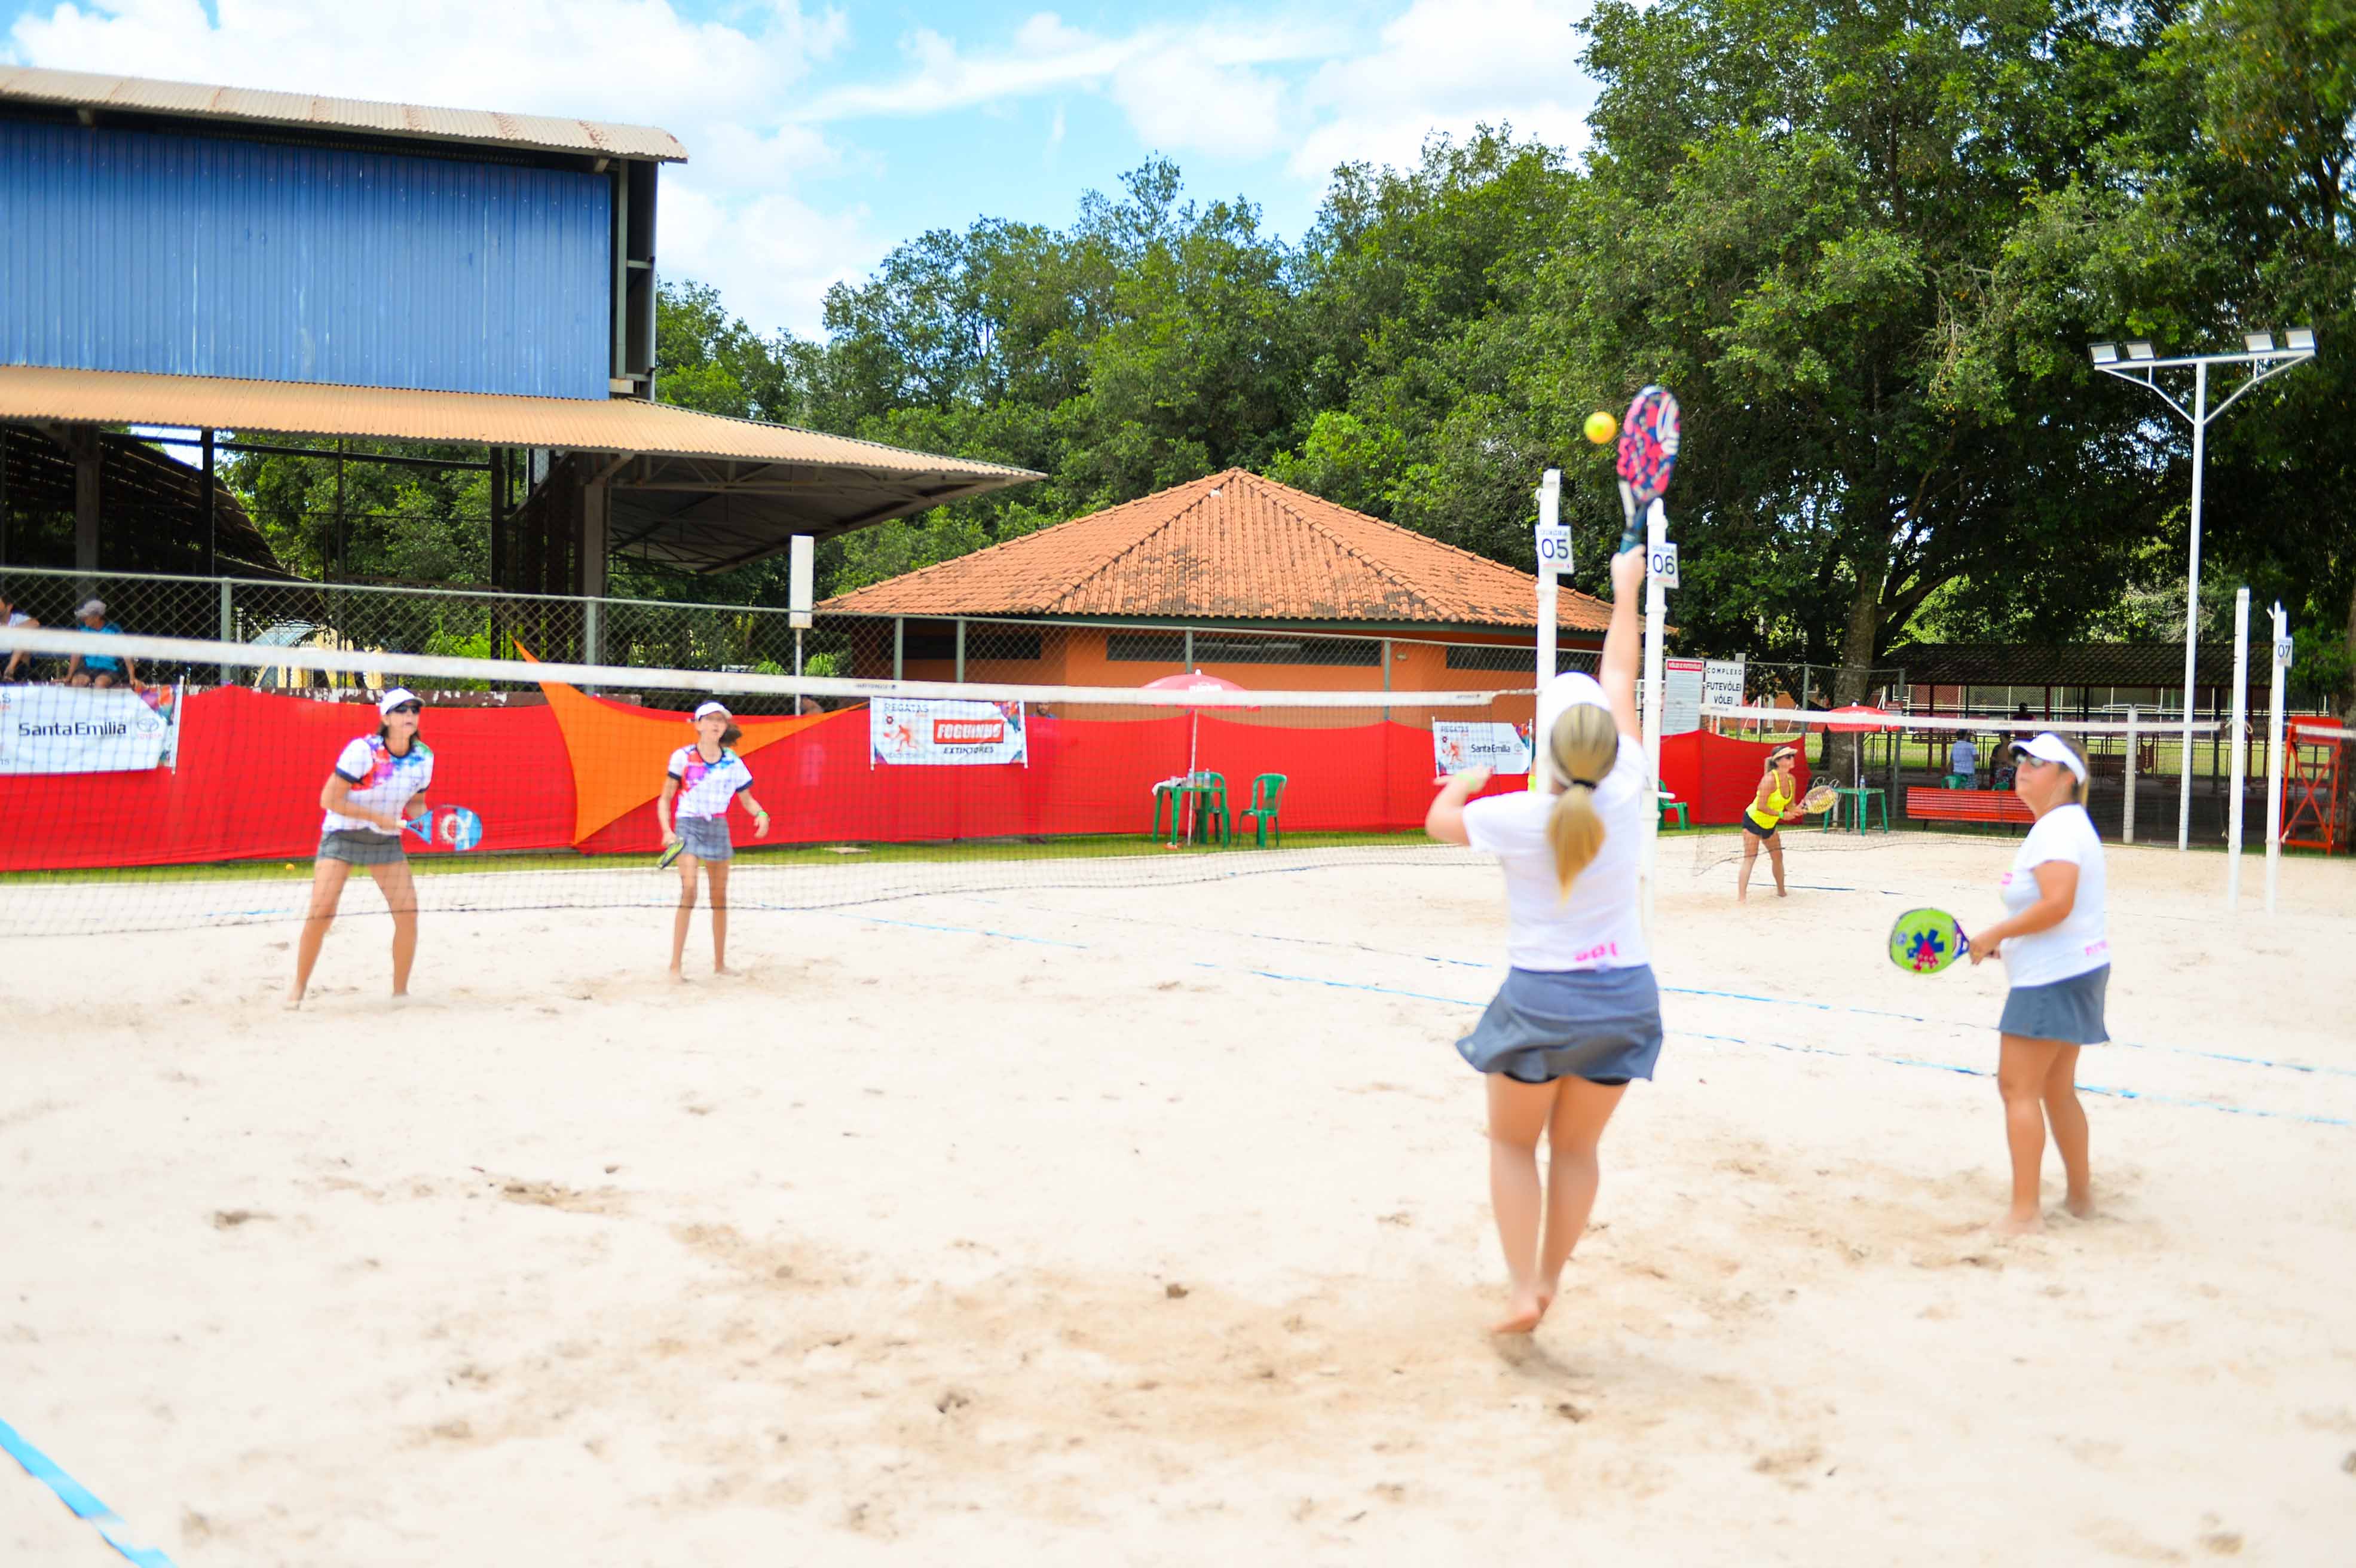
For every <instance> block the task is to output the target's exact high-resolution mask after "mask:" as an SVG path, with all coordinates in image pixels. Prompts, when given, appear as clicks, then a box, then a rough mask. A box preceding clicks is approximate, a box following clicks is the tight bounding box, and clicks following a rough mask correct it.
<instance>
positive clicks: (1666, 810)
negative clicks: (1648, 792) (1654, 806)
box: [1660, 790, 1693, 827]
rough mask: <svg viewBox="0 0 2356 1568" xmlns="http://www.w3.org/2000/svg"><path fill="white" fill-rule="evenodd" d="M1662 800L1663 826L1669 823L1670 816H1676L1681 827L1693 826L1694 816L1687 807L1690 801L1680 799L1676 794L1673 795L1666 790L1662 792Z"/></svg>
mask: <svg viewBox="0 0 2356 1568" xmlns="http://www.w3.org/2000/svg"><path fill="white" fill-rule="evenodd" d="M1660 801H1661V826H1662V827H1667V826H1668V825H1669V818H1671V817H1672V816H1674V817H1676V820H1677V826H1678V827H1692V826H1693V816H1692V815H1691V813H1690V811H1689V810H1688V809H1687V806H1688V803H1687V802H1685V801H1682V800H1679V799H1678V798H1677V797H1676V795H1671V794H1670V793H1669V792H1668V791H1666V790H1663V791H1661V792H1660Z"/></svg>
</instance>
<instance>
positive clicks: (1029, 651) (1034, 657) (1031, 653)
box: [900, 626, 1043, 664]
mask: <svg viewBox="0 0 2356 1568" xmlns="http://www.w3.org/2000/svg"><path fill="white" fill-rule="evenodd" d="M1042 645H1043V639H1042V638H1041V637H1040V635H1039V634H1038V633H1037V632H1036V631H1009V630H1005V629H1002V628H1000V627H997V626H968V627H967V628H966V630H965V660H966V663H968V664H978V663H980V661H981V660H983V659H999V660H1004V661H1007V662H1010V663H1017V664H1023V663H1028V664H1036V663H1038V662H1039V652H1040V648H1041V646H1042ZM900 656H901V657H902V658H903V659H905V660H906V661H908V662H909V663H911V664H914V663H916V661H917V660H919V659H937V660H940V661H941V662H943V663H948V662H949V661H951V660H954V659H955V658H956V657H957V634H956V633H955V632H907V633H905V634H903V635H902V638H901V643H900Z"/></svg>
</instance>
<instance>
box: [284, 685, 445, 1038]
mask: <svg viewBox="0 0 2356 1568" xmlns="http://www.w3.org/2000/svg"><path fill="white" fill-rule="evenodd" d="M424 707H425V705H424V704H423V702H421V701H419V700H418V699H417V697H416V694H415V693H413V692H410V691H407V690H404V689H402V688H399V687H396V688H393V689H392V690H391V691H388V692H386V693H385V694H384V698H383V699H382V700H381V701H380V702H378V704H377V705H376V710H377V717H378V719H379V720H380V723H379V724H378V726H377V731H376V733H375V734H373V735H359V736H355V737H354V738H353V739H352V740H351V741H349V742H348V744H346V745H345V747H344V749H343V752H342V754H341V755H339V756H337V758H336V769H335V772H333V773H329V774H328V775H327V787H326V788H324V789H322V790H321V791H320V792H319V807H320V809H321V810H322V811H324V812H326V813H327V817H326V820H325V821H324V822H323V823H322V824H321V826H320V832H319V853H318V857H317V859H316V860H314V861H313V863H312V867H311V909H310V912H309V913H308V914H307V915H306V916H305V918H304V922H303V935H302V940H301V941H300V942H298V943H297V944H295V987H294V989H292V990H291V991H289V992H287V994H286V1005H287V1006H288V1007H290V1008H293V1007H299V1006H301V1005H302V1001H303V993H304V992H305V990H307V989H308V988H309V987H310V984H311V969H312V966H313V965H316V964H317V963H318V961H319V947H320V944H322V943H324V942H326V941H327V927H328V926H330V925H332V924H334V923H335V919H336V906H337V904H339V903H340V902H342V901H343V896H344V882H345V880H346V879H347V878H348V877H349V876H350V875H351V873H352V868H353V867H354V866H364V867H366V868H367V869H368V873H369V876H371V877H373V878H375V879H376V885H377V889H378V891H380V892H382V893H383V894H384V903H385V908H386V909H388V910H390V911H391V912H392V994H393V995H394V996H396V997H405V996H407V995H409V968H410V965H412V963H413V962H415V960H416V957H417V885H416V883H415V882H414V881H412V880H411V878H410V874H409V856H408V853H407V852H406V851H405V850H404V849H403V848H402V843H401V834H402V825H403V824H405V823H407V822H408V821H410V820H411V819H412V818H414V817H416V816H421V815H423V814H424V812H425V810H426V805H425V787H426V785H428V784H431V783H433V782H434V752H433V751H432V750H431V749H430V748H429V747H428V746H427V745H426V744H425V741H423V739H422V738H421V737H420V736H419V735H418V733H417V727H418V716H419V715H420V714H421V713H422V712H423V710H424Z"/></svg>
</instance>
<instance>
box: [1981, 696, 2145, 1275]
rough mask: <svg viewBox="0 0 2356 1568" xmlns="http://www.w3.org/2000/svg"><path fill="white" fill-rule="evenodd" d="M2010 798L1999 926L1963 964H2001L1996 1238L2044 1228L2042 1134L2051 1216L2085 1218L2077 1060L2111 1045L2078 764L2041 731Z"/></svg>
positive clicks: (2099, 875)
mask: <svg viewBox="0 0 2356 1568" xmlns="http://www.w3.org/2000/svg"><path fill="white" fill-rule="evenodd" d="M2011 751H2012V756H2013V763H2014V767H2015V771H2014V773H2013V779H2012V793H2013V794H2015V795H2019V797H2020V800H2021V804H2022V805H2026V806H2028V807H2029V811H2030V812H2031V813H2032V814H2033V815H2034V816H2036V818H2037V822H2036V826H2034V827H2031V828H2029V837H2026V838H2024V839H2022V840H2021V845H2020V852H2019V854H2018V855H2015V856H2014V857H2013V859H2012V869H2011V870H2009V871H2008V872H2006V873H2005V877H2004V882H2003V897H2004V907H2005V908H2006V910H2007V911H2008V914H2007V915H2006V916H2005V918H2004V919H2002V920H2000V921H1998V922H1997V923H1995V924H1994V925H1991V926H1989V927H1987V929H1986V930H1985V931H1980V932H1976V933H1973V935H1972V941H1971V957H1972V962H1973V963H1974V964H1985V963H1986V962H1987V961H1988V960H1989V959H1991V958H1995V957H1997V956H1999V955H2001V956H2002V957H2003V959H2004V966H2005V971H2006V977H2007V978H2008V980H2010V981H2011V983H2012V988H2011V990H2010V991H2009V992H2008V994H2007V995H2006V997H2005V999H2004V1017H2003V1018H2002V1019H1999V1020H1998V1022H1997V1029H1998V1030H1999V1031H2000V1034H1999V1039H2000V1040H2001V1054H1999V1056H1998V1057H1997V1072H1996V1082H1997V1092H1998V1093H2001V1094H2002V1095H2003V1096H2004V1136H2005V1142H2006V1143H2007V1144H2008V1146H2009V1147H2010V1148H2011V1151H2012V1208H2011V1210H2010V1211H2009V1212H2008V1213H2007V1214H2006V1215H2005V1221H2004V1225H2005V1229H2006V1230H2008V1231H2012V1232H2020V1231H2034V1230H2037V1229H2039V1228H2040V1227H2041V1226H2042V1225H2043V1224H2044V1211H2043V1207H2042V1201H2041V1200H2042V1198H2043V1194H2042V1192H2041V1190H2040V1181H2041V1179H2042V1177H2043V1166H2044V1163H2045V1129H2046V1127H2047V1126H2048V1125H2051V1127H2052V1129H2053V1146H2054V1147H2056V1148H2058V1149H2060V1150H2061V1173H2062V1177H2063V1179H2064V1180H2065V1181H2066V1182H2067V1183H2068V1189H2067V1192H2066V1194H2065V1196H2064V1197H2063V1199H2062V1207H2063V1208H2065V1209H2067V1210H2069V1211H2070V1212H2071V1213H2072V1214H2075V1215H2077V1216H2079V1217H2080V1218H2081V1219H2083V1218H2084V1217H2085V1216H2086V1215H2089V1214H2091V1213H2093V1212H2094V1183H2093V1178H2092V1176H2091V1175H2090V1173H2089V1171H2088V1169H2087V1166H2086V1112H2085V1108H2084V1107H2083V1106H2082V1105H2081V1104H2079V1103H2078V1048H2079V1047H2080V1046H2082V1045H2100V1044H2102V1043H2103V1042H2104V1040H2108V1039H2110V1038H2111V1037H2110V1033H2109V1031H2108V1030H2107V1029H2104V1026H2103V1003H2104V995H2105V993H2106V992H2107V991H2108V990H2109V988H2110V980H2111V938H2110V928H2109V920H2108V912H2107V907H2106V906H2107V903H2108V897H2107V894H2108V879H2107V878H2106V877H2105V875H2104V870H2103V840H2102V837H2101V836H2100V835H2099V834H2097V833H2096V832H2095V831H2094V818H2092V817H2090V816H2087V815H2086V774H2087V769H2086V753H2085V752H2082V751H2080V750H2079V749H2078V747H2077V746H2076V744H2075V743H2073V742H2072V741H2065V740H2063V739H2062V738H2061V736H2059V735H2056V734H2054V733H2052V732H2051V731H2047V732H2046V733H2044V734H2041V735H2038V736H2036V737H2034V738H2032V739H2030V740H2027V741H2014V742H2013V743H2012V747H2011Z"/></svg>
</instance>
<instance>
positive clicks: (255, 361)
mask: <svg viewBox="0 0 2356 1568" xmlns="http://www.w3.org/2000/svg"><path fill="white" fill-rule="evenodd" d="M611 204H612V187H611V186H610V185H609V183H608V182H607V180H606V179H605V177H603V176H596V175H592V174H587V173H580V172H573V171H569V170H562V169H547V168H536V167H529V166H524V165H508V164H497V163H481V162H472V161H466V160H459V159H446V158H434V157H406V156H399V155H383V154H373V153H359V152H349V151H344V150H341V149H335V148H323V147H309V146H300V145H276V144H269V143H264V142H253V141H236V140H230V139H226V138H214V137H206V136H185V135H164V134H155V133H146V132H135V131H121V130H113V129H110V128H106V127H103V126H101V127H98V128H95V129H92V128H85V127H81V126H71V125H57V124H44V123H31V122H12V121H7V120H0V213H5V214H6V221H5V223H0V364H14V365H48V366H59V367H63V368H74V369H90V370H144V371H154V372H158V373H163V374H168V375H189V376H226V377H235V378H241V379H253V380H271V381H315V382H330V383H337V384H340V385H348V386H367V387H405V388H417V389H427V390H437V391H462V392H508V393H520V394H527V395H539V396H551V397H570V398H596V399H603V398H605V397H606V396H607V395H608V391H607V378H608V376H609V374H610V373H611V364H612V354H613V347H612V344H613V339H612V326H611V321H612V316H611V314H610V300H611V293H612V287H613V258H612V246H613V231H612V219H611Z"/></svg>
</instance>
